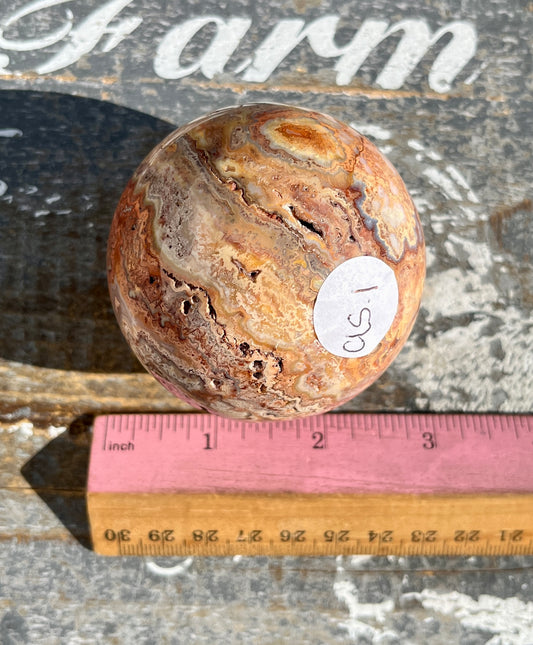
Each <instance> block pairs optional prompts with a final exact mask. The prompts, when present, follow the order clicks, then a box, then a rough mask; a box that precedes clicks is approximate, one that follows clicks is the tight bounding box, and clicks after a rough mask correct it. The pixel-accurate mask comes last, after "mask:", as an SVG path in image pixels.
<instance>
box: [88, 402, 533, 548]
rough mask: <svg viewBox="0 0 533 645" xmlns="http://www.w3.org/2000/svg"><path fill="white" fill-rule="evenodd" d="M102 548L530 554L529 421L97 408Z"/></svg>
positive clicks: (92, 471) (94, 485)
mask: <svg viewBox="0 0 533 645" xmlns="http://www.w3.org/2000/svg"><path fill="white" fill-rule="evenodd" d="M87 504H88V512H89V519H90V524H91V534H92V538H93V545H94V548H95V550H96V551H97V552H99V553H102V554H106V555H181V556H183V555H193V554H197V555H235V554H243V555H256V554H268V555H328V554H329V555H334V554H335V555H340V554H346V555H348V554H363V553H369V554H376V555H378V554H384V555H385V554H412V555H414V554H426V555H431V554H434V555H437V554H450V555H463V554H473V555H474V554H475V555H496V554H508V555H510V554H519V553H521V554H533V417H532V416H530V415H516V416H515V415H455V414H442V415H429V414H422V415H414V414H338V413H336V414H326V415H320V416H316V417H310V418H306V419H301V420H296V421H286V422H274V421H272V422H263V423H254V422H244V421H234V420H228V419H223V418H220V417H215V416H212V415H206V414H171V415H164V414H162V415H153V414H140V415H109V416H103V417H98V418H97V419H96V421H95V425H94V429H93V443H92V448H91V459H90V467H89V477H88V486H87Z"/></svg>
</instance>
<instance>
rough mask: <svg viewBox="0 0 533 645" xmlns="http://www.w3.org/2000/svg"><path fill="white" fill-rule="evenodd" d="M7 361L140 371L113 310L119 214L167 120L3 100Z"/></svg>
mask: <svg viewBox="0 0 533 645" xmlns="http://www.w3.org/2000/svg"><path fill="white" fill-rule="evenodd" d="M0 114H1V115H2V120H1V123H0V358H3V359H6V360H12V361H18V362H21V363H27V364H32V365H36V366H40V367H48V368H55V369H63V370H81V371H96V372H130V371H141V370H142V367H141V366H140V364H139V363H138V362H137V360H136V359H135V357H134V356H133V354H132V352H131V351H130V349H129V348H128V346H127V344H126V342H125V341H124V339H123V337H122V334H121V333H120V330H119V327H118V325H117V323H116V321H115V317H114V314H113V311H112V308H111V303H110V300H109V295H108V291H107V280H106V247H107V237H108V233H109V227H110V224H111V219H112V217H113V213H114V210H115V207H116V205H117V203H118V201H119V198H120V195H121V193H122V191H123V190H124V188H125V186H126V184H127V182H128V180H129V179H130V177H131V175H132V174H133V172H134V170H135V169H136V168H137V166H138V165H139V163H140V162H141V161H142V159H143V158H144V157H145V156H146V155H147V154H148V152H150V150H151V149H152V148H153V147H154V146H155V145H156V144H157V143H159V142H160V141H161V140H162V139H163V138H164V137H165V136H166V135H167V134H168V133H169V132H171V131H173V130H174V129H175V126H173V125H172V124H170V123H167V122H165V121H161V120H159V119H156V118H154V117H151V116H148V115H146V114H142V113H140V112H136V111H135V110H130V109H127V108H122V107H119V106H116V105H113V104H110V103H105V102H103V101H97V100H94V99H86V98H80V97H75V96H68V95H63V94H56V93H46V92H33V91H16V90H8V91H2V92H0Z"/></svg>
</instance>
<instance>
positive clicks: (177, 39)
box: [154, 16, 252, 79]
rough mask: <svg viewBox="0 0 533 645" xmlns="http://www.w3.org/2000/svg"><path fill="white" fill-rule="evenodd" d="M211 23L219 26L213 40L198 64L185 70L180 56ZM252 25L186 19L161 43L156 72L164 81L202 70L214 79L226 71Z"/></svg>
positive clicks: (243, 21)
mask: <svg viewBox="0 0 533 645" xmlns="http://www.w3.org/2000/svg"><path fill="white" fill-rule="evenodd" d="M209 24H214V25H216V34H215V36H214V38H213V40H212V41H211V43H210V44H209V46H208V47H207V49H206V50H205V52H204V53H203V54H202V56H200V58H199V59H198V60H197V61H196V62H194V63H191V64H190V65H188V66H187V67H183V66H182V65H180V56H181V54H182V53H183V50H184V49H185V47H186V45H187V44H188V43H189V42H190V41H191V40H192V39H193V38H194V36H196V34H197V33H198V32H199V31H201V30H202V29H203V28H204V27H206V26H207V25H209ZM251 24H252V21H251V20H250V19H249V18H228V19H227V20H225V19H223V18H220V17H218V16H207V17H205V18H193V19H191V20H187V21H186V22H184V23H183V24H181V25H178V26H177V27H174V28H173V29H171V30H170V31H169V32H168V33H167V35H166V36H165V37H164V38H163V40H162V41H161V43H160V45H159V47H158V48H157V53H156V57H155V61H154V70H155V73H156V74H157V75H158V76H160V77H161V78H167V79H177V78H183V77H184V76H189V75H190V74H194V72H196V71H198V70H200V71H201V72H202V74H203V75H204V76H205V77H206V78H213V77H214V76H215V74H218V73H221V72H223V71H224V67H225V65H226V63H227V62H228V61H229V59H230V58H231V55H232V54H233V52H234V51H235V50H236V49H237V47H238V46H239V43H240V41H241V39H242V38H243V36H244V35H245V33H246V32H247V31H248V29H249V28H250V25H251Z"/></svg>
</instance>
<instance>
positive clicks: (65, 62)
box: [36, 0, 142, 74]
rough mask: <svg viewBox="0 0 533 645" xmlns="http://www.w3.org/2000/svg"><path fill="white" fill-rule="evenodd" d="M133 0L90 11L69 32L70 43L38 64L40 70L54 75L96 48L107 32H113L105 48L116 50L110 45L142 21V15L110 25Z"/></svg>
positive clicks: (112, 1) (114, 1)
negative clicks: (41, 63)
mask: <svg viewBox="0 0 533 645" xmlns="http://www.w3.org/2000/svg"><path fill="white" fill-rule="evenodd" d="M131 2H132V0H111V1H110V2H106V3H105V4H104V5H103V6H102V7H100V8H99V9H96V10H95V11H93V12H92V13H91V14H89V15H88V16H87V18H85V20H83V21H82V22H80V24H79V25H78V26H77V27H76V28H75V29H72V31H71V32H70V34H69V36H70V42H68V43H67V44H66V45H65V46H64V47H63V48H62V49H61V50H60V51H59V52H57V54H55V55H54V56H52V58H50V59H49V60H48V61H47V62H46V63H44V64H43V65H40V66H39V67H37V70H36V71H37V73H38V74H50V73H51V72H55V71H57V70H58V69H62V68H64V67H68V66H69V65H72V64H73V63H76V62H77V61H78V60H79V59H80V58H81V57H82V56H83V55H84V54H88V53H89V52H90V51H91V50H92V49H94V47H95V46H96V45H97V43H98V42H99V41H100V39H101V38H102V36H103V35H104V34H110V38H109V40H108V42H107V44H106V46H104V51H109V50H110V49H112V47H111V46H110V44H111V45H112V46H116V45H117V44H118V43H119V42H120V41H121V40H122V39H123V38H124V37H125V36H126V35H128V34H130V33H131V32H132V31H133V30H134V29H137V27H138V26H139V25H140V24H141V22H142V18H138V17H137V18H129V19H126V20H125V21H122V22H120V23H119V24H118V25H115V27H114V28H108V25H109V23H110V22H111V20H113V18H115V17H116V16H117V15H118V14H119V13H120V12H121V11H122V9H124V8H125V7H127V6H128V5H129V4H131Z"/></svg>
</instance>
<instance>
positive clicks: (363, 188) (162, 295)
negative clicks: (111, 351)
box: [108, 104, 425, 419]
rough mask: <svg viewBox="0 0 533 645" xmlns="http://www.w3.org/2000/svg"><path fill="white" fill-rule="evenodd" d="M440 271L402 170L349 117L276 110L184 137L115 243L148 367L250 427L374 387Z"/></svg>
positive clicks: (251, 112) (146, 183)
mask: <svg viewBox="0 0 533 645" xmlns="http://www.w3.org/2000/svg"><path fill="white" fill-rule="evenodd" d="M424 270H425V263H424V239H423V235H422V230H421V226H420V222H419V219H418V215H417V212H416V209H415V207H414V205H413V202H412V200H411V198H410V196H409V194H408V192H407V190H406V188H405V186H404V184H403V182H402V180H401V178H400V176H399V175H398V173H397V172H396V170H395V169H394V168H393V167H392V165H391V164H390V162H389V161H388V160H387V159H386V158H385V157H384V156H383V155H382V154H381V153H380V152H379V151H378V149H377V148H376V147H375V146H374V145H373V144H372V143H371V142H370V141H369V140H368V139H366V138H365V137H363V136H362V135H360V134H359V133H357V132H356V131H355V130H353V129H352V128H350V127H348V126H347V125H345V124H344V123H341V122H340V121H338V120H337V119H334V118H332V117H330V116H326V115H324V114H320V113H318V112H313V111H309V110H304V109H300V108H294V107H288V106H283V105H274V104H254V105H246V106H243V107H233V108H228V109H224V110H219V111H217V112H214V113H213V114H210V115H208V116H206V117H203V118H200V119H198V120H197V121H194V122H193V123H190V124H189V125H186V126H184V127H182V128H180V129H178V130H176V131H175V132H174V133H173V134H171V135H170V136H168V137H167V138H166V139H165V140H164V141H163V142H162V143H161V144H160V145H158V146H157V147H156V148H155V149H154V150H153V151H152V152H151V153H150V154H149V155H148V157H147V158H146V159H145V160H144V161H143V163H142V164H141V165H140V167H139V168H138V169H137V171H136V172H135V174H134V176H133V177H132V179H131V180H130V182H129V184H128V185H127V187H126V189H125V191H124V193H123V195H122V197H121V199H120V203H119V204H118V207H117V210H116V212H115V216H114V219H113V223H112V228H111V233H110V238H109V246H108V279H109V288H110V293H111V299H112V303H113V307H114V309H115V313H116V316H117V319H118V321H119V324H120V327H121V329H122V332H123V334H124V336H125V337H126V339H127V341H128V343H129V345H130V346H131V348H132V349H133V351H134V352H135V354H136V355H137V357H138V358H139V360H140V361H141V363H142V364H143V365H144V366H145V367H146V369H147V370H148V371H149V372H151V373H152V374H153V376H154V377H155V378H156V379H157V380H158V381H159V382H160V383H162V384H163V385H164V387H166V388H167V389H168V390H169V391H170V392H172V393H174V394H175V395H177V396H178V397H181V398H183V399H185V400H186V401H188V402H190V403H192V404H193V405H196V406H199V407H201V408H203V409H205V410H208V411H210V412H214V413H217V414H221V415H223V416H229V417H235V418H241V419H288V418H293V417H301V416H306V415H311V414H317V413H322V412H325V411H327V410H330V409H332V408H335V407H336V406H339V405H340V404H342V403H345V402H346V401H348V400H350V399H351V398H353V397H354V396H356V395H357V394H358V393H359V392H361V391H362V390H363V389H364V388H366V387H368V386H369V385H370V384H371V383H372V382H373V381H375V380H376V379H377V378H378V377H379V376H380V375H381V374H382V373H383V372H384V370H385V369H386V368H387V367H388V365H389V364H390V363H391V361H392V360H393V359H394V358H395V357H396V355H397V354H398V352H399V351H400V349H401V347H402V345H403V344H404V342H405V340H406V339H407V336H408V334H409V332H410V330H411V328H412V326H413V323H414V321H415V317H416V314H417V311H418V308H419V304H420V298H421V293H422V286H423V278H424Z"/></svg>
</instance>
